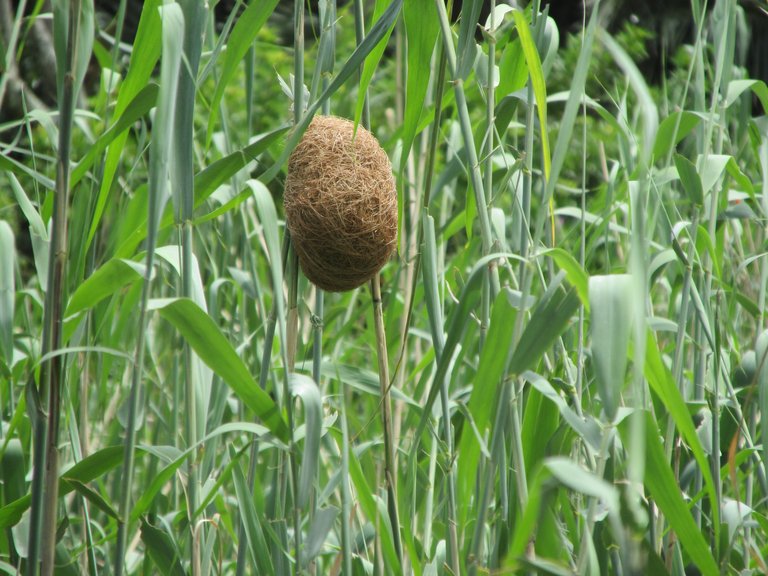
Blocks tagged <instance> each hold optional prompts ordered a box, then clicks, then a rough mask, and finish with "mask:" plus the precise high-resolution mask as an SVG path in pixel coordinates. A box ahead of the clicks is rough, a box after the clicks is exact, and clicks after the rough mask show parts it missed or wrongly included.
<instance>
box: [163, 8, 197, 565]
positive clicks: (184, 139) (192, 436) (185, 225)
mask: <svg viewBox="0 0 768 576" xmlns="http://www.w3.org/2000/svg"><path fill="white" fill-rule="evenodd" d="M179 4H180V6H181V10H182V14H183V16H184V21H185V27H184V40H183V42H184V55H183V59H184V65H183V66H181V67H180V73H179V79H178V86H177V91H176V113H175V115H174V127H173V132H174V139H173V142H174V147H175V149H174V153H173V156H172V157H171V159H170V162H171V165H170V168H171V174H172V178H173V181H174V202H175V214H176V226H177V229H178V230H179V236H180V243H181V246H180V249H181V259H180V261H181V283H180V286H179V287H178V288H179V293H180V296H182V297H184V298H192V297H193V285H192V284H193V273H194V268H195V260H194V256H193V246H192V243H193V242H192V235H193V232H194V225H193V223H192V221H193V218H194V202H195V194H194V180H193V177H194V171H195V162H194V150H193V142H194V112H195V94H196V91H197V73H198V68H199V65H200V53H201V51H202V34H203V23H204V21H205V18H204V5H203V3H202V2H199V1H198V0H180V2H179ZM183 347H184V381H185V390H184V407H185V412H186V414H185V417H184V421H185V433H186V437H187V446H195V445H197V443H198V438H199V437H200V434H201V433H203V434H204V433H205V422H204V421H203V422H198V406H197V401H196V399H197V397H198V396H202V385H203V383H202V382H200V379H199V372H198V370H197V368H198V364H199V362H200V360H199V359H197V358H196V355H195V353H194V352H193V351H192V349H191V347H190V345H189V344H188V343H187V342H186V341H185V342H184V345H183ZM187 477H188V480H187V499H188V502H187V515H188V518H189V526H190V538H192V533H193V531H194V529H195V526H196V521H195V517H194V514H195V510H197V508H198V505H199V498H198V487H199V484H200V471H199V466H198V458H197V456H196V455H193V456H191V457H190V458H189V460H187ZM198 530H199V531H200V534H201V537H202V535H203V534H205V524H204V523H203V524H200V526H199V527H198ZM191 550H192V556H193V557H192V567H193V575H194V576H197V574H196V572H195V570H194V569H195V568H198V569H199V568H200V558H199V548H196V547H195V546H192V547H191Z"/></svg>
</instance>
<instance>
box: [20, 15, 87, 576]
mask: <svg viewBox="0 0 768 576" xmlns="http://www.w3.org/2000/svg"><path fill="white" fill-rule="evenodd" d="M66 10H67V11H66V12H57V22H56V23H55V24H56V27H57V29H58V31H59V33H61V32H62V31H63V32H64V33H65V35H66V36H65V37H66V47H67V48H66V55H65V57H64V59H63V65H64V70H63V71H59V74H58V78H59V80H60V83H59V84H58V90H59V98H60V101H59V113H60V123H59V153H58V158H57V163H56V193H55V196H54V201H53V221H52V224H51V244H50V252H49V262H48V266H49V268H48V278H49V284H48V290H47V292H46V302H45V304H46V305H45V312H44V326H45V328H44V341H43V355H45V354H47V353H50V352H53V351H56V350H58V349H60V348H61V346H62V344H63V334H62V332H63V321H64V309H65V305H66V298H67V289H66V274H67V261H68V234H67V229H68V223H69V192H70V190H69V188H70V185H69V182H70V154H71V145H72V126H73V122H74V112H75V99H76V94H77V92H78V90H79V86H78V85H77V84H76V83H77V82H78V79H77V65H78V58H77V44H78V42H79V41H82V39H81V38H80V24H81V2H80V0H73V2H71V3H70V4H69V6H68V7H67V8H66ZM59 18H62V19H63V22H62V21H60V20H59ZM65 23H66V28H65ZM61 64H62V61H61V60H59V65H61ZM80 80H81V79H80ZM64 364H65V362H64V357H63V356H61V355H56V356H54V357H53V358H51V359H50V360H49V361H48V362H45V363H44V364H43V371H42V374H41V381H42V382H43V384H44V387H45V388H44V389H45V390H46V391H47V393H48V404H47V410H48V422H47V427H46V441H45V448H44V450H45V459H44V466H45V469H44V472H43V473H44V482H43V483H42V485H38V486H39V487H42V488H43V490H44V492H43V500H42V508H43V511H42V521H43V523H42V527H41V531H40V532H38V531H37V530H38V527H37V526H35V525H34V524H32V525H30V541H33V540H37V541H39V542H41V543H42V550H41V559H42V564H41V567H40V573H41V574H42V575H43V576H49V575H52V574H53V572H54V556H55V548H56V528H57V511H58V499H59V498H58V497H59V448H58V442H59V423H60V417H61V411H62V404H61V402H62V400H61V392H62V389H63V388H64V380H65V365H64ZM35 473H37V471H36V472H35ZM36 496H37V498H38V499H39V498H40V495H36ZM33 498H35V496H33ZM29 568H30V569H31V572H32V574H36V573H37V559H36V557H35V556H31V557H30V558H29Z"/></svg>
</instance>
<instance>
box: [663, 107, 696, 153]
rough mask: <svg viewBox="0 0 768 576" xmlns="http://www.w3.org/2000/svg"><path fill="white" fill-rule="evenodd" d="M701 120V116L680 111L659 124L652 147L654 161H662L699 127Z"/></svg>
mask: <svg viewBox="0 0 768 576" xmlns="http://www.w3.org/2000/svg"><path fill="white" fill-rule="evenodd" d="M701 120H702V116H701V114H698V113H696V112H688V111H686V110H681V111H677V112H673V113H672V114H670V115H669V116H667V117H666V118H664V120H662V121H661V124H659V131H658V132H657V133H656V142H655V143H654V145H653V157H654V158H655V159H656V160H660V159H663V158H664V157H665V156H666V155H667V154H669V152H670V150H672V149H674V147H675V146H676V145H677V144H678V143H679V142H680V141H681V140H682V139H683V138H685V137H686V136H688V134H690V133H691V131H692V130H693V129H694V128H696V126H698V125H699V123H700V122H701Z"/></svg>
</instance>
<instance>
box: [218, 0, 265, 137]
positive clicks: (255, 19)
mask: <svg viewBox="0 0 768 576" xmlns="http://www.w3.org/2000/svg"><path fill="white" fill-rule="evenodd" d="M277 3H278V0H265V1H263V2H251V3H250V4H249V5H248V7H247V8H246V9H245V12H243V13H242V14H241V15H240V18H238V20H237V24H235V27H234V28H233V29H232V33H231V34H230V36H229V40H228V41H227V51H226V52H225V54H224V62H223V64H222V70H221V74H220V75H219V78H218V81H217V83H216V90H215V91H214V93H213V98H212V99H211V107H210V111H209V113H208V130H207V136H206V147H207V146H209V145H210V142H211V136H212V135H213V128H214V126H215V125H216V121H217V120H218V118H219V104H221V99H222V97H223V96H224V89H225V88H226V87H227V85H228V84H229V82H230V81H231V80H232V77H233V76H234V74H235V71H236V70H237V68H238V66H239V65H240V62H242V60H243V56H245V53H246V52H247V51H248V48H249V47H250V46H251V45H252V44H253V40H254V38H256V34H258V33H259V30H261V27H262V26H263V25H264V23H265V22H266V21H267V18H269V16H270V14H272V12H273V11H274V9H275V6H277Z"/></svg>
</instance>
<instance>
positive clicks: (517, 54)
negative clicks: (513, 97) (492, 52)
mask: <svg viewBox="0 0 768 576" xmlns="http://www.w3.org/2000/svg"><path fill="white" fill-rule="evenodd" d="M527 81H528V68H527V67H526V66H525V54H524V53H523V47H522V44H521V43H520V38H515V39H514V40H513V41H512V42H510V43H508V44H507V45H506V46H505V47H504V50H502V52H501V58H500V59H499V85H498V87H497V89H496V104H497V105H498V104H499V103H500V102H501V100H502V99H503V98H504V97H505V96H507V95H509V94H511V93H512V92H516V91H517V90H520V89H522V88H524V87H525V83H526V82H527Z"/></svg>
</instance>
